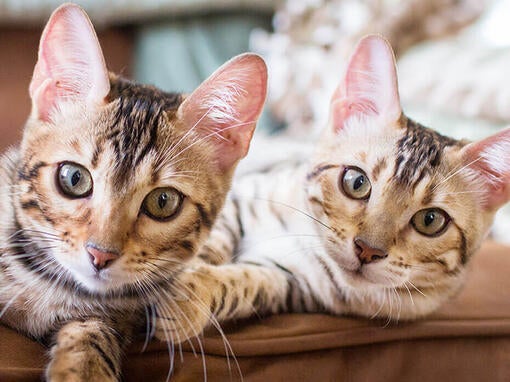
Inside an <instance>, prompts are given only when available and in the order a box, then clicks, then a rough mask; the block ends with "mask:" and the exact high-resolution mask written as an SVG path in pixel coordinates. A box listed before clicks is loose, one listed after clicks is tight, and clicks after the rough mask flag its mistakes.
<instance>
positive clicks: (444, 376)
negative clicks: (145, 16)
mask: <svg viewBox="0 0 510 382" xmlns="http://www.w3.org/2000/svg"><path fill="white" fill-rule="evenodd" d="M0 34H1V37H2V38H0V62H2V65H1V66H0V133H1V134H0V139H1V140H0V150H3V149H4V148H5V147H6V146H7V145H8V144H11V143H12V142H14V141H15V140H16V139H17V138H18V137H19V132H20V126H21V125H22V124H23V120H24V119H25V118H26V116H27V113H28V111H29V99H28V92H27V88H28V82H29V79H30V75H31V72H32V68H33V65H34V62H35V57H36V53H35V52H36V46H37V39H38V35H39V31H34V32H27V31H21V30H0ZM100 35H101V42H102V45H103V47H104V50H105V53H106V56H107V62H109V63H110V67H111V68H112V69H113V70H115V71H123V72H124V73H129V66H126V63H128V62H129V57H130V52H131V48H132V41H131V36H130V32H129V30H121V31H118V30H116V31H106V32H104V33H101V34H100ZM471 266H472V271H471V274H470V277H469V280H468V282H467V285H466V287H465V288H464V290H463V291H462V293H460V294H459V295H458V296H457V297H456V298H455V299H454V300H453V301H452V302H451V303H449V304H447V305H446V306H444V307H443V309H441V310H440V311H439V312H437V313H436V314H434V315H433V316H431V317H430V318H428V319H426V320H421V321H418V322H414V323H400V324H395V323H390V324H387V323H386V322H384V321H382V322H381V321H370V320H365V319H359V318H352V317H344V318H339V317H330V316H326V315H311V314H310V315H297V314H296V315H282V316H274V317H268V318H264V319H253V320H251V321H247V322H242V323H237V324H231V325H229V326H228V327H226V333H227V337H228V340H229V343H230V345H231V346H232V349H233V352H234V354H235V355H236V360H237V362H238V365H239V369H240V370H241V372H242V375H243V377H244V381H263V382H269V381H288V382H291V381H313V382H322V381H367V382H371V381H431V382H432V381H433V382H437V381H448V382H455V381H459V382H460V381H462V382H466V381H467V382H469V381H495V382H507V381H510V248H508V247H505V246H502V245H498V244H495V243H491V242H488V243H486V244H485V245H484V247H483V248H482V250H481V251H480V253H479V254H478V255H477V256H476V258H475V259H474V261H473V262H472V264H471ZM202 342H203V344H204V359H202V356H201V355H200V352H199V351H198V350H197V351H198V353H199V354H197V355H196V356H195V355H194V354H193V351H192V348H191V346H190V345H189V344H188V345H186V346H184V349H183V352H182V361H181V355H180V354H179V353H177V354H176V357H175V358H176V361H175V371H174V374H173V377H172V381H203V380H205V379H204V366H203V364H204V360H205V365H206V370H207V371H206V373H207V377H208V381H213V382H214V381H230V380H233V381H238V380H241V378H240V374H239V370H238V368H237V366H236V361H234V360H233V359H232V357H230V358H229V360H230V367H229V363H228V359H227V357H225V352H226V350H225V346H224V344H223V341H222V339H221V337H220V336H219V335H218V334H217V333H215V332H214V331H212V332H211V333H207V335H206V336H205V338H204V339H203V341H202ZM142 345H143V341H142V340H141V339H140V341H137V342H136V343H134V344H133V345H132V346H131V349H130V351H129V355H128V357H127V359H126V360H125V373H124V374H125V380H126V381H133V382H134V381H147V382H152V381H165V380H166V378H167V373H168V370H169V357H168V348H167V346H166V344H164V343H157V342H153V343H151V344H150V345H149V347H148V348H147V349H146V350H145V351H144V352H141V350H142ZM195 348H196V349H198V346H197V344H196V343H195ZM46 352H47V349H45V348H44V347H43V346H42V345H40V344H38V343H35V342H33V341H31V340H29V339H28V338H26V337H23V336H21V335H19V334H17V333H16V332H14V331H12V330H11V329H8V328H5V327H2V326H0V381H1V382H7V381H40V380H41V374H42V370H43V367H44V364H45V362H46V361H47V357H46Z"/></svg>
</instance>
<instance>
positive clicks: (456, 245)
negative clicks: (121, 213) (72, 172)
mask: <svg viewBox="0 0 510 382" xmlns="http://www.w3.org/2000/svg"><path fill="white" fill-rule="evenodd" d="M509 188H510V129H506V130H503V131H501V132H499V133H497V134H495V135H493V136H491V137H489V138H486V139H484V140H481V141H479V142H474V143H469V142H467V141H457V140H454V139H451V138H448V137H445V136H442V135H440V134H438V133H437V132H435V131H433V130H430V129H428V128H426V127H423V126H421V125H420V124H418V123H416V122H414V121H412V120H411V119H409V118H407V117H406V116H405V115H404V114H403V113H402V110H401V106H400V101H399V95H398V89H397V78H396V70H395V62H394V57H393V52H392V50H391V47H390V46H389V44H388V43H387V42H386V41H385V40H384V39H382V38H381V37H378V36H368V37H366V38H364V39H363V40H361V42H360V43H359V45H358V46H357V48H356V50H355V52H354V54H353V56H352V57H351V59H350V62H349V64H348V66H347V69H346V73H345V75H344V77H343V79H342V81H341V82H340V84H339V85H338V87H337V89H336V91H335V93H334V94H333V97H332V99H331V105H330V118H329V123H328V126H327V127H326V129H325V130H324V132H323V135H322V137H321V139H320V140H319V142H318V144H317V146H316V150H315V155H313V157H311V158H310V159H309V160H307V161H304V162H302V163H297V164H296V163H295V162H294V163H290V164H288V163H287V164H280V165H278V166H275V167H274V168H272V169H271V168H270V169H267V170H266V171H264V172H260V173H254V174H250V175H245V176H242V177H240V178H239V179H237V180H236V181H235V182H234V186H233V189H232V191H231V192H230V194H229V198H228V200H227V202H226V205H225V207H224V209H223V211H222V213H221V216H220V218H219V219H218V221H217V223H216V224H215V226H214V228H213V230H212V232H211V236H210V238H209V239H208V240H207V241H206V243H205V245H204V246H203V247H202V248H201V250H200V254H199V260H197V261H196V262H195V264H194V268H189V269H187V270H186V271H185V272H184V273H183V274H181V280H182V282H183V283H185V284H186V285H187V286H188V288H187V289H188V291H187V293H186V294H185V295H184V296H183V297H185V298H182V299H179V301H178V304H179V309H178V311H182V317H181V320H180V325H174V324H173V323H172V322H169V321H168V320H166V319H165V318H163V317H162V318H160V319H159V320H158V326H157V329H158V330H157V332H156V334H157V336H158V337H161V338H164V337H167V336H172V337H173V338H178V339H179V340H180V341H183V340H185V339H186V338H188V337H190V336H193V335H196V334H198V333H200V332H201V331H202V330H203V329H204V328H205V327H206V326H207V325H208V324H209V323H210V322H211V320H219V321H225V320H231V319H236V318H243V317H248V316H251V315H253V314H254V313H256V314H258V315H260V314H270V313H278V312H328V313H331V314H338V315H340V314H356V315H361V316H366V317H385V318H386V319H388V320H390V319H392V320H398V319H414V318H417V317H421V316H424V315H426V314H428V313H430V312H432V311H434V310H435V309H437V308H438V307H439V306H440V305H441V304H442V303H443V302H445V301H446V300H447V299H448V298H449V297H451V296H452V295H453V294H455V293H456V292H457V291H458V290H459V288H460V287H461V285H462V283H463V281H464V279H465V277H466V271H467V268H468V264H469V261H470V259H471V257H472V256H473V254H474V253H475V252H476V250H477V249H478V248H479V246H480V244H481V242H482V241H483V239H484V238H485V237H486V235H487V232H488V230H489V228H490V226H491V223H492V220H493V216H494V214H495V212H496V211H497V210H498V208H500V207H501V206H502V205H504V204H505V203H506V202H508V200H509V196H510V194H509Z"/></svg>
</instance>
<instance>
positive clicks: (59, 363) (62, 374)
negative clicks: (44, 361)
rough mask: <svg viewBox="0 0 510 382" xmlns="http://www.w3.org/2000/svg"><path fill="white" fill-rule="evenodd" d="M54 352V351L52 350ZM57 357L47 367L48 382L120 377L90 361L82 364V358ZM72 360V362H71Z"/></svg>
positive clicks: (107, 381) (96, 381)
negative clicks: (108, 372) (85, 364)
mask: <svg viewBox="0 0 510 382" xmlns="http://www.w3.org/2000/svg"><path fill="white" fill-rule="evenodd" d="M52 353H54V351H53V350H52ZM62 358H64V359H60V357H58V356H57V357H55V358H54V359H53V360H52V361H51V362H50V363H49V364H48V366H47V367H46V373H45V376H46V381H48V382H89V381H90V382H117V381H118V379H117V378H116V377H114V376H112V375H111V374H107V373H106V371H105V370H103V369H101V368H99V367H94V366H95V365H92V364H91V363H90V362H89V363H87V364H88V366H90V367H88V366H84V365H83V366H81V364H80V360H78V359H75V360H74V362H72V361H73V360H70V359H68V357H62ZM70 361H71V362H70Z"/></svg>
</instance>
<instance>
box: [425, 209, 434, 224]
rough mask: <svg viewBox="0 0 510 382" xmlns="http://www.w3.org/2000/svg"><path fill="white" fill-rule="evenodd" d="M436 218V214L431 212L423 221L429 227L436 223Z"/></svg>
mask: <svg viewBox="0 0 510 382" xmlns="http://www.w3.org/2000/svg"><path fill="white" fill-rule="evenodd" d="M435 218H436V214H435V213H434V212H433V211H430V212H429V213H427V214H426V215H425V218H424V219H423V220H424V223H425V225H426V226H429V225H431V224H432V223H434V220H435Z"/></svg>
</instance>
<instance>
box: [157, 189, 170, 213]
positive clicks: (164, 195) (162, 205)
mask: <svg viewBox="0 0 510 382" xmlns="http://www.w3.org/2000/svg"><path fill="white" fill-rule="evenodd" d="M167 202H168V194H167V193H166V192H165V193H162V194H161V195H159V198H158V205H159V208H161V209H163V208H165V206H166V203H167Z"/></svg>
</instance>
